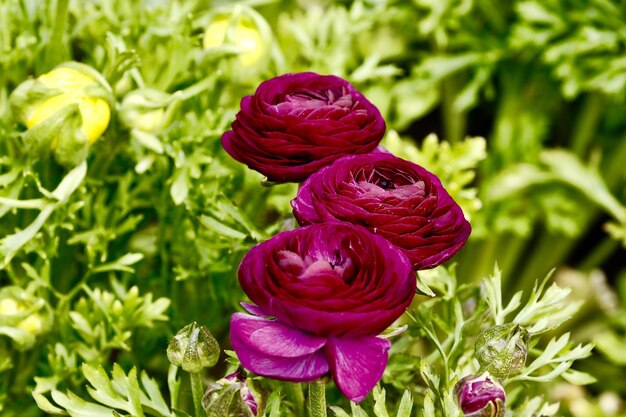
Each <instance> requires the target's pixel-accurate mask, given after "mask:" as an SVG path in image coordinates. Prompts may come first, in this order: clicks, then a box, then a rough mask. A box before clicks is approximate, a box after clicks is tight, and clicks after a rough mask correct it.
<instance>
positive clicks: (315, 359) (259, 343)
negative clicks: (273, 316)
mask: <svg viewBox="0 0 626 417" xmlns="http://www.w3.org/2000/svg"><path fill="white" fill-rule="evenodd" d="M285 328H287V329H291V330H287V329H285ZM264 329H270V330H264ZM259 331H261V333H260V335H259V336H256V337H252V335H253V334H255V333H256V332H259ZM272 337H275V338H272ZM230 338H231V343H232V345H233V348H234V349H235V352H236V353H237V356H238V357H239V360H240V361H241V364H242V365H243V367H244V368H246V369H247V370H249V371H252V372H254V373H256V374H259V375H263V376H267V377H271V378H276V379H282V380H285V381H293V382H308V381H314V380H316V379H318V378H320V377H321V376H323V375H324V374H326V373H328V370H329V365H328V360H327V359H326V357H325V355H324V351H323V350H322V349H321V347H323V346H324V343H325V340H322V343H321V345H320V341H319V340H315V339H322V338H316V337H315V336H313V337H309V335H307V334H305V333H303V332H300V331H299V330H297V329H292V328H289V327H288V326H285V325H283V324H280V323H277V322H275V321H272V320H267V319H264V318H259V317H254V316H248V315H246V314H243V313H235V314H234V315H233V317H232V319H231V336H230ZM253 339H254V340H253ZM300 342H301V343H302V344H299V343H300ZM317 345H320V346H319V347H318V348H317V350H316V349H315V348H314V346H317ZM258 347H261V348H262V349H263V351H261V350H259V349H257V348H258ZM267 352H274V353H275V354H270V353H267ZM297 353H301V354H300V355H299V356H297ZM279 355H282V356H279Z"/></svg>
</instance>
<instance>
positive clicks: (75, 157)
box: [11, 62, 112, 166]
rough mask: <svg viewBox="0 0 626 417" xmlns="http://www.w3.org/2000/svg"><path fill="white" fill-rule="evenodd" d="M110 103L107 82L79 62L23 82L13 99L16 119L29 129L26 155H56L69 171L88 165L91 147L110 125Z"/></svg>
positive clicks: (109, 90)
mask: <svg viewBox="0 0 626 417" xmlns="http://www.w3.org/2000/svg"><path fill="white" fill-rule="evenodd" d="M111 102H112V92H111V87H110V86H109V85H108V84H107V82H106V81H105V80H104V78H103V77H102V76H101V75H100V74H99V73H98V72H97V71H95V70H94V69H93V68H91V67H89V66H87V65H84V64H79V63H77V62H67V63H65V64H61V65H59V66H58V67H56V68H55V69H53V70H52V71H50V72H48V73H46V74H43V75H41V76H40V77H39V78H37V79H33V80H27V81H24V82H23V83H22V84H20V85H19V86H18V87H17V88H16V89H15V91H13V93H11V108H12V111H13V114H14V115H15V117H16V118H17V119H18V120H19V121H20V122H21V123H23V124H24V125H25V126H26V127H27V128H28V131H27V132H25V133H24V136H23V139H24V144H25V149H26V151H27V152H29V153H30V154H33V155H39V154H42V153H44V152H48V151H52V152H54V154H55V158H56V159H57V161H58V162H59V163H61V164H62V165H67V166H70V165H76V164H77V163H79V162H80V161H81V160H82V159H84V158H85V156H86V154H87V146H88V145H90V144H92V143H93V142H95V141H96V140H97V139H98V138H99V137H100V136H102V134H103V133H104V131H105V130H106V128H107V127H108V125H109V121H110V119H111Z"/></svg>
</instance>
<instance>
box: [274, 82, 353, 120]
mask: <svg viewBox="0 0 626 417" xmlns="http://www.w3.org/2000/svg"><path fill="white" fill-rule="evenodd" d="M357 104H358V102H355V101H354V99H353V98H352V94H350V92H349V91H348V89H347V88H345V87H343V88H342V89H341V91H336V90H323V91H311V90H298V91H294V92H292V93H289V94H287V95H286V96H285V97H284V101H283V102H281V103H278V104H276V105H275V106H276V109H277V110H278V111H279V112H281V113H287V114H289V115H292V116H299V117H305V118H309V117H312V116H316V115H317V116H319V115H320V114H319V112H320V111H324V112H325V113H328V112H331V111H333V110H341V111H342V112H343V111H346V110H349V111H356V112H357V113H358V112H365V110H363V109H355V106H357Z"/></svg>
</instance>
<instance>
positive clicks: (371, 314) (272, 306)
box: [238, 222, 416, 337]
mask: <svg viewBox="0 0 626 417" xmlns="http://www.w3.org/2000/svg"><path fill="white" fill-rule="evenodd" d="M238 275H239V282H240V284H241V287H242V288H243V290H244V291H245V293H246V294H247V295H248V297H250V299H251V300H252V301H253V302H254V303H255V304H256V305H257V306H259V307H260V308H261V309H262V310H263V311H265V312H267V314H266V315H269V316H272V317H276V319H277V320H278V321H280V322H282V323H284V324H285V325H287V326H290V327H294V328H297V329H301V330H303V331H305V332H307V333H311V334H314V335H317V336H322V337H328V336H351V337H356V336H375V335H377V334H379V333H381V332H382V331H383V330H385V329H386V328H387V327H388V326H389V325H390V324H391V323H393V322H394V321H395V320H396V319H397V318H398V317H399V316H400V315H402V313H403V312H404V311H405V310H406V308H407V307H408V305H409V304H410V302H411V300H412V299H413V296H414V295H415V287H416V281H415V274H414V273H413V271H412V269H411V264H410V262H409V260H408V258H407V257H406V255H405V254H404V253H403V252H402V251H401V250H400V249H399V248H397V247H396V246H394V245H392V244H391V243H390V242H389V241H387V240H386V239H384V238H383V237H381V236H377V235H375V234H373V233H371V232H369V231H367V230H366V229H365V228H363V227H360V226H355V225H351V224H347V223H340V222H335V223H325V224H316V225H311V226H306V227H301V228H298V229H295V230H291V231H287V232H283V233H280V234H278V235H276V236H274V237H273V238H272V239H270V240H268V241H265V242H263V243H260V244H259V245H257V246H255V247H253V248H252V249H251V250H250V251H249V252H248V253H247V254H246V256H245V257H244V259H243V261H242V262H241V265H240V267H239V271H238Z"/></svg>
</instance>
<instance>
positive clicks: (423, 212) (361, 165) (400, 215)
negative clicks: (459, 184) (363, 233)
mask: <svg viewBox="0 0 626 417" xmlns="http://www.w3.org/2000/svg"><path fill="white" fill-rule="evenodd" d="M291 205H292V207H293V213H294V215H295V217H296V219H297V220H298V222H299V223H300V224H301V225H307V224H313V223H322V222H329V221H342V222H349V223H353V224H358V225H362V226H364V227H366V228H368V229H369V230H370V231H372V232H373V233H376V234H379V235H381V236H384V237H385V238H386V239H388V240H389V241H390V242H391V243H393V244H394V245H396V246H398V247H400V248H402V249H403V250H404V252H405V253H406V255H407V256H408V257H409V259H410V261H411V263H412V265H413V269H414V270H421V269H429V268H434V267H435V266H437V265H439V264H441V263H443V262H445V261H447V260H448V259H450V258H451V257H452V256H454V255H455V254H456V253H457V252H458V251H459V250H460V249H461V248H462V247H463V245H464V244H465V242H466V241H467V238H468V237H469V234H470V231H471V227H470V224H469V222H468V221H467V220H466V219H465V217H464V216H463V211H462V210H461V207H460V206H459V205H458V204H457V203H456V202H455V201H454V200H453V199H452V197H451V196H450V195H449V194H448V192H447V191H446V190H445V189H444V187H443V186H442V185H441V182H440V181H439V179H438V178H437V177H436V176H435V175H433V174H432V173H430V172H428V171H427V170H426V169H424V168H423V167H421V166H419V165H416V164H414V163H412V162H409V161H405V160H403V159H401V158H398V157H396V156H394V155H392V154H390V153H388V152H381V151H379V150H376V151H374V152H371V153H368V154H363V155H353V156H344V157H342V158H340V159H338V160H336V161H335V162H334V163H333V164H332V165H330V166H327V167H325V168H322V169H321V170H320V171H318V172H316V173H315V174H313V175H311V176H310V177H309V178H308V179H307V180H306V181H305V182H304V183H303V184H302V185H301V186H300V188H299V190H298V195H297V196H296V198H295V199H293V200H292V202H291Z"/></svg>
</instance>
